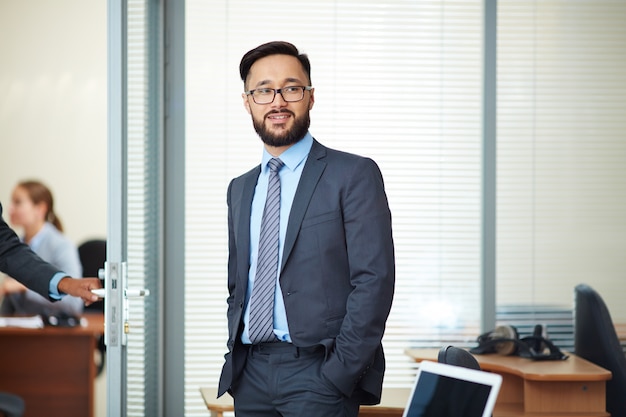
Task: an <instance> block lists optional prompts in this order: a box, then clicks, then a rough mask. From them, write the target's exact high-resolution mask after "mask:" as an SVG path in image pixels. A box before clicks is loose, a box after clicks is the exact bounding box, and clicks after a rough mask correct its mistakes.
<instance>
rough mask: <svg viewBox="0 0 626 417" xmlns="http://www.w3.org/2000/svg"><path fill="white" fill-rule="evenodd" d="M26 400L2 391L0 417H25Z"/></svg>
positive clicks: (0, 392)
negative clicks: (23, 416)
mask: <svg viewBox="0 0 626 417" xmlns="http://www.w3.org/2000/svg"><path fill="white" fill-rule="evenodd" d="M24 408H25V406H24V400H23V399H22V397H19V396H17V395H15V394H10V393H8V392H3V391H0V416H4V417H22V415H24Z"/></svg>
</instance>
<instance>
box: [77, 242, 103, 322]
mask: <svg viewBox="0 0 626 417" xmlns="http://www.w3.org/2000/svg"><path fill="white" fill-rule="evenodd" d="M78 257H79V258H80V263H81V265H82V266H83V276H84V277H97V276H98V270H99V269H101V268H104V263H105V262H106V258H107V241H106V240H102V239H93V240H88V241H86V242H83V243H82V244H81V245H80V246H79V247H78ZM103 284H104V281H103ZM85 310H92V311H104V301H96V302H95V303H93V304H91V305H89V306H86V307H85Z"/></svg>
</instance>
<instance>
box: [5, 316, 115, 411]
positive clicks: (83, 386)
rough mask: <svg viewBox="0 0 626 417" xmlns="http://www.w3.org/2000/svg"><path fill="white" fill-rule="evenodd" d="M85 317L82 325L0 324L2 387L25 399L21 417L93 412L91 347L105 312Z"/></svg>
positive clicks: (102, 327)
mask: <svg viewBox="0 0 626 417" xmlns="http://www.w3.org/2000/svg"><path fill="white" fill-rule="evenodd" d="M84 318H85V319H86V325H85V326H84V327H82V326H80V327H72V328H62V327H45V328H43V329H22V328H16V327H1V328H0V390H2V391H7V392H11V393H14V394H17V395H19V396H21V397H22V398H23V399H24V401H25V403H26V413H25V414H24V417H44V416H64V417H70V416H76V417H86V416H93V411H94V380H95V377H96V367H95V362H94V351H95V349H96V342H97V338H98V337H99V336H100V335H101V334H102V333H103V331H104V316H103V314H100V313H86V314H85V315H84Z"/></svg>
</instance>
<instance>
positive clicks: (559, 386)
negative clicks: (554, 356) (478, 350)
mask: <svg viewBox="0 0 626 417" xmlns="http://www.w3.org/2000/svg"><path fill="white" fill-rule="evenodd" d="M438 352H439V350H438V349H408V350H407V351H406V353H407V355H409V356H410V357H411V358H413V359H415V360H416V361H418V362H419V361H422V360H430V361H433V362H436V361H437V353H438ZM474 356H475V358H476V359H477V360H478V362H479V363H480V367H481V369H482V370H484V371H490V372H496V373H498V374H500V375H502V387H501V388H500V393H499V395H498V399H497V401H496V408H495V410H494V417H518V416H533V417H535V416H536V417H538V416H555V415H558V416H561V417H565V416H567V417H575V416H581V417H582V416H585V417H597V416H608V415H609V414H608V413H607V412H606V388H605V385H606V381H607V380H609V379H611V372H610V371H607V370H606V369H604V368H601V367H599V366H596V365H594V364H593V363H591V362H589V361H586V360H585V359H582V358H579V357H578V356H576V355H572V354H569V358H568V359H566V360H564V361H533V360H530V359H525V358H520V357H519V356H502V355H497V354H490V355H474Z"/></svg>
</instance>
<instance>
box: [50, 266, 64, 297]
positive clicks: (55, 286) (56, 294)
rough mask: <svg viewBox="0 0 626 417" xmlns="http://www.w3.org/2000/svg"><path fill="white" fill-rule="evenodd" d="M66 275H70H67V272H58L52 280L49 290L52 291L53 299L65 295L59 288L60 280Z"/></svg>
mask: <svg viewBox="0 0 626 417" xmlns="http://www.w3.org/2000/svg"><path fill="white" fill-rule="evenodd" d="M65 277H69V275H67V274H66V273H65V272H57V273H56V274H54V276H53V277H52V279H51V280H50V287H48V291H49V293H50V298H52V299H53V300H60V299H61V298H63V296H64V295H65V294H61V293H60V292H59V288H58V286H59V281H61V280H62V279H63V278H65Z"/></svg>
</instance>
